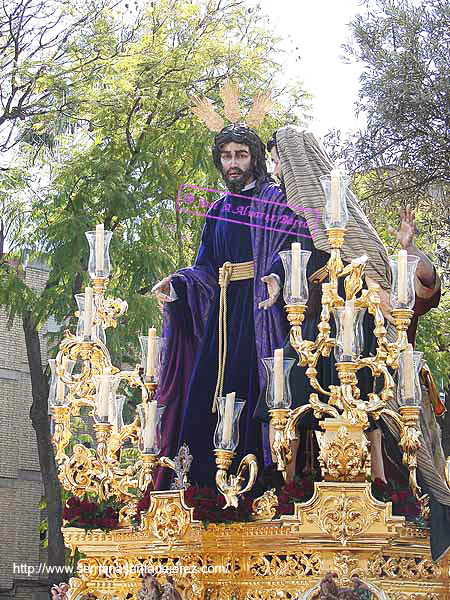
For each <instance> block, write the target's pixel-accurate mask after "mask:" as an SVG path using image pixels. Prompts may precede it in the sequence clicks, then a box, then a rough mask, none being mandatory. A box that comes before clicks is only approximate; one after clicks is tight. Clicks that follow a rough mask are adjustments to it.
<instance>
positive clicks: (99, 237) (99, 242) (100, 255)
mask: <svg viewBox="0 0 450 600" xmlns="http://www.w3.org/2000/svg"><path fill="white" fill-rule="evenodd" d="M95 265H96V272H97V275H99V276H103V271H104V269H105V227H104V225H103V223H99V224H98V225H97V226H96V228H95Z"/></svg>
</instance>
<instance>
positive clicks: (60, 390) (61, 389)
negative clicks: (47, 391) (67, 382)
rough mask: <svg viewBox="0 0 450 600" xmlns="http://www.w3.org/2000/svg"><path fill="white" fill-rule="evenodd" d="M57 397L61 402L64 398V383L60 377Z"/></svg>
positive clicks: (57, 385)
mask: <svg viewBox="0 0 450 600" xmlns="http://www.w3.org/2000/svg"><path fill="white" fill-rule="evenodd" d="M56 397H57V398H58V400H59V401H60V402H62V401H63V400H64V383H63V381H62V380H61V378H60V377H58V381H57V384H56Z"/></svg>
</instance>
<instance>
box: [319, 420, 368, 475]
mask: <svg viewBox="0 0 450 600" xmlns="http://www.w3.org/2000/svg"><path fill="white" fill-rule="evenodd" d="M361 434H362V431H361ZM367 456H368V451H367V443H366V438H365V436H364V435H363V434H362V435H361V436H360V437H359V441H357V440H355V439H354V438H352V437H351V436H350V434H349V431H348V429H347V427H345V426H342V427H340V428H339V430H338V432H337V435H336V437H335V438H334V440H332V441H330V442H328V443H326V441H325V443H324V445H323V447H322V449H321V451H320V456H319V459H320V463H321V465H322V467H323V473H324V475H325V478H326V479H327V480H328V479H329V480H332V481H333V480H339V479H342V480H344V481H352V480H360V479H361V478H362V476H364V470H365V469H364V468H365V466H366V460H367Z"/></svg>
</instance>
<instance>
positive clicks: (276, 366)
mask: <svg viewBox="0 0 450 600" xmlns="http://www.w3.org/2000/svg"><path fill="white" fill-rule="evenodd" d="M273 371H274V402H273V404H274V407H275V408H276V407H277V406H282V405H283V396H284V394H283V392H284V385H283V379H284V378H283V348H277V349H276V350H275V353H274V357H273Z"/></svg>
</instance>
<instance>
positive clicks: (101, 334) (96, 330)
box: [75, 294, 106, 345]
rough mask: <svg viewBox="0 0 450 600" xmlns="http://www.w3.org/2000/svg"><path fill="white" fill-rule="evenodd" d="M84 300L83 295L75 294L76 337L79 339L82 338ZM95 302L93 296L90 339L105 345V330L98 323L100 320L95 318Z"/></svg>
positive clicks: (95, 299) (95, 298)
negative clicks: (76, 314)
mask: <svg viewBox="0 0 450 600" xmlns="http://www.w3.org/2000/svg"><path fill="white" fill-rule="evenodd" d="M84 299H85V297H84V294H75V300H76V302H77V307H78V313H79V316H78V323H77V331H76V336H77V337H78V338H80V339H83V338H84ZM96 302H97V295H95V297H94V304H95V306H94V307H93V308H94V309H95V310H94V312H93V318H92V323H93V324H92V337H93V338H95V339H98V340H100V341H101V342H103V344H105V345H106V334H105V330H104V329H103V327H102V325H101V323H100V319H99V318H98V317H97V306H96Z"/></svg>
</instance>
